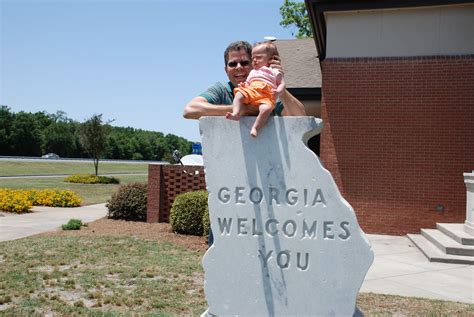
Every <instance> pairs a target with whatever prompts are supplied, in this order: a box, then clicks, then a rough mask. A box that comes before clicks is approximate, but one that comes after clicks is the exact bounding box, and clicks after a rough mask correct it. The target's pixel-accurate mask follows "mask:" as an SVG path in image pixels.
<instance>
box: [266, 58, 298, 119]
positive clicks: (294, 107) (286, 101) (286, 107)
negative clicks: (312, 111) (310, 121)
mask: <svg viewBox="0 0 474 317" xmlns="http://www.w3.org/2000/svg"><path fill="white" fill-rule="evenodd" d="M270 67H271V68H274V69H277V70H278V71H279V72H280V74H281V76H282V77H281V78H282V81H283V77H284V71H283V67H282V66H281V61H280V57H279V56H273V59H272V61H271V62H270ZM285 86H286V85H285ZM279 97H280V100H281V102H282V103H283V110H282V112H281V115H282V116H306V110H304V105H303V104H302V103H301V102H300V101H299V100H298V99H296V97H295V96H293V95H292V94H291V93H290V92H289V91H288V89H284V90H283V92H282V93H281V94H280V95H279Z"/></svg>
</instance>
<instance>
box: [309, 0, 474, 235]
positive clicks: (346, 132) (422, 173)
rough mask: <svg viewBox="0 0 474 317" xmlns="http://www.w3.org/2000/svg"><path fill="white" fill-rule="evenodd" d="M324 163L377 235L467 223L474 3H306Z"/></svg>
mask: <svg viewBox="0 0 474 317" xmlns="http://www.w3.org/2000/svg"><path fill="white" fill-rule="evenodd" d="M306 7H307V9H308V12H309V16H310V20H311V23H312V27H313V33H314V34H315V39H314V41H315V44H316V47H317V52H318V56H319V59H320V64H321V69H322V110H321V117H322V119H323V120H324V129H323V132H322V134H321V155H320V156H321V160H322V161H323V163H324V165H325V166H326V168H328V169H329V170H330V171H331V173H332V174H333V176H334V178H335V180H336V182H337V184H338V186H339V189H340V190H341V193H342V194H343V195H344V197H345V198H346V199H347V200H348V201H349V203H350V204H351V205H352V206H353V207H354V209H355V210H356V212H357V216H358V220H359V223H360V225H361V227H362V228H363V229H364V230H365V231H367V232H370V233H384V234H406V233H410V232H419V230H420V228H426V227H428V228H431V227H434V226H435V224H436V223H437V222H464V219H465V215H466V197H465V195H466V189H465V185H464V179H463V172H467V171H471V170H473V169H474V1H416V0H415V1H388V0H376V1H344V0H343V1H336V0H332V1H330V0H306Z"/></svg>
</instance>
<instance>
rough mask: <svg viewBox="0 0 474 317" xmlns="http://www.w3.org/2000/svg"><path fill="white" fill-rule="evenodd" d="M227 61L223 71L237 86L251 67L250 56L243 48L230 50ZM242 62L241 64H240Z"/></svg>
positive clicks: (245, 77) (244, 78)
mask: <svg viewBox="0 0 474 317" xmlns="http://www.w3.org/2000/svg"><path fill="white" fill-rule="evenodd" d="M228 57H229V61H228V62H227V65H226V66H225V72H226V73H227V77H229V80H230V82H231V83H232V84H233V85H234V86H235V87H237V86H238V84H239V83H242V82H244V81H245V80H246V79H247V76H248V75H249V73H250V70H251V69H252V65H251V62H250V56H249V55H248V54H247V52H245V50H238V51H230V52H229V56H228ZM242 64H243V65H242Z"/></svg>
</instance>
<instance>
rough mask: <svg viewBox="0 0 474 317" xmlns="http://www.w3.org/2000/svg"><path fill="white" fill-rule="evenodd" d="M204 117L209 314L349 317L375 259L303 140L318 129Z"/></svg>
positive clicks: (317, 125) (307, 122) (290, 121)
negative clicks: (210, 238) (255, 127)
mask: <svg viewBox="0 0 474 317" xmlns="http://www.w3.org/2000/svg"><path fill="white" fill-rule="evenodd" d="M254 120H255V117H244V118H242V119H241V120H240V122H234V121H229V120H226V119H225V118H222V117H204V118H201V119H200V130H201V137H202V144H203V156H204V164H205V170H206V183H207V189H208V191H209V210H210V217H211V222H212V225H211V227H212V230H213V232H214V239H215V240H214V245H213V246H212V247H211V248H210V249H209V250H208V251H207V253H206V255H205V256H204V259H203V266H204V270H205V285H204V288H205V293H206V299H207V302H208V305H209V313H210V314H215V315H239V316H279V315H280V316H288V315H307V316H310V315H313V316H314V315H328V316H350V315H352V314H353V313H354V312H355V301H356V296H357V293H358V291H359V289H360V287H361V285H362V282H363V280H364V276H365V275H366V273H367V271H368V269H369V267H370V265H371V264H372V262H373V258H374V255H373V251H372V250H371V248H370V243H369V241H368V240H367V238H366V237H365V235H364V233H363V232H362V230H361V229H360V227H359V225H358V223H357V219H356V217H355V213H354V211H353V209H352V207H351V206H350V205H349V204H348V203H347V201H345V200H344V198H343V197H342V196H341V195H340V193H339V190H338V188H337V186H336V184H335V182H334V180H333V178H332V176H331V175H330V173H329V172H328V171H327V170H326V169H324V168H323V167H322V165H321V163H320V161H319V159H318V157H317V156H316V155H315V154H314V153H313V152H311V151H310V150H309V149H308V148H307V147H306V146H305V145H304V143H305V141H306V140H307V139H309V138H310V137H311V136H313V135H315V134H316V133H319V131H320V129H321V127H322V123H321V121H320V120H318V119H314V118H311V117H285V118H281V117H276V118H270V119H269V120H268V122H267V124H266V125H265V127H264V128H262V130H261V131H259V135H258V137H257V138H256V139H253V138H251V137H250V135H249V132H250V127H251V126H252V124H253V122H254Z"/></svg>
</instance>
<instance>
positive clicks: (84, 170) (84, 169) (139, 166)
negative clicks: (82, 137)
mask: <svg viewBox="0 0 474 317" xmlns="http://www.w3.org/2000/svg"><path fill="white" fill-rule="evenodd" d="M147 172H148V163H110V162H101V161H99V174H109V173H147ZM94 173H95V170H94V164H93V163H92V162H69V161H47V160H46V161H22V160H15V161H10V160H5V161H3V160H2V161H0V176H17V175H53V174H94Z"/></svg>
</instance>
